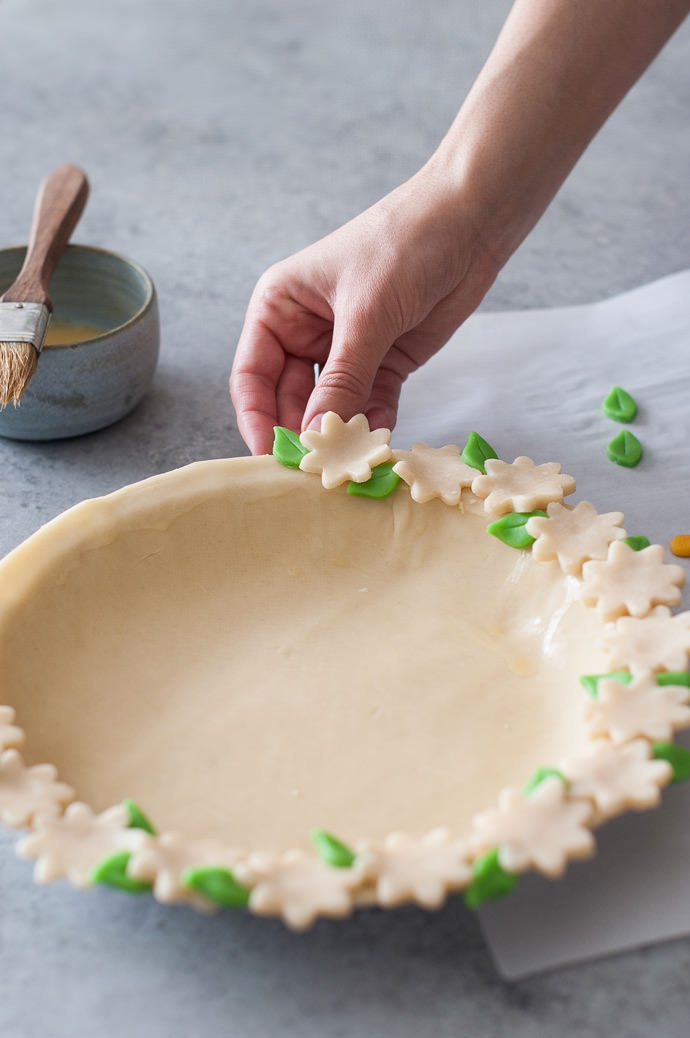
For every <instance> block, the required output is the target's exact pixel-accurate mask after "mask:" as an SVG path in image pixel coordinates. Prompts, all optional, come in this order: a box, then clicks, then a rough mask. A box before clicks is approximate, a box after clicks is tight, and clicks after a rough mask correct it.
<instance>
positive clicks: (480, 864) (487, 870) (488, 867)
mask: <svg viewBox="0 0 690 1038" xmlns="http://www.w3.org/2000/svg"><path fill="white" fill-rule="evenodd" d="M472 873H473V876H474V878H473V880H472V882H471V883H470V885H469V887H468V888H467V890H466V891H465V904H466V905H467V907H468V908H478V907H479V906H480V905H483V904H484V902H485V901H491V900H492V899H493V898H496V897H503V896H504V895H505V894H509V893H510V892H511V890H512V889H513V888H514V887H515V885H516V883H517V881H518V878H517V876H516V875H515V873H514V872H508V871H506V869H504V868H503V866H502V865H501V863H500V862H499V860H498V848H495V849H494V850H492V851H487V853H486V854H483V855H482V857H481V858H477V860H476V861H475V863H474V865H473V867H472Z"/></svg>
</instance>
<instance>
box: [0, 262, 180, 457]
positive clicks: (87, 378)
mask: <svg viewBox="0 0 690 1038" xmlns="http://www.w3.org/2000/svg"><path fill="white" fill-rule="evenodd" d="M25 252H26V248H25V247H18V248H10V249H2V250H0V295H2V293H3V292H4V291H5V289H7V288H8V287H9V286H10V285H11V284H12V282H13V281H14V279H15V277H16V275H17V273H18V272H19V269H20V267H21V265H22V262H23V260H24V254H25ZM50 297H51V301H52V303H53V310H54V315H55V317H56V318H59V319H61V320H63V321H64V320H66V321H71V322H74V323H75V324H82V325H95V326H97V327H100V328H103V329H104V331H103V333H102V334H99V335H97V336H94V338H90V339H85V340H84V341H82V342H77V343H72V344H70V345H66V346H45V347H44V349H43V351H42V353H41V355H40V357H39V360H38V367H37V369H36V373H35V374H34V376H33V378H32V379H31V381H30V383H29V385H28V386H27V388H26V389H25V391H24V394H23V396H22V399H21V402H20V403H19V405H18V406H17V407H14V406H13V405H12V404H10V405H9V406H8V407H5V408H4V410H1V411H0V436H5V437H9V438H10V439H15V440H55V439H61V438H63V437H68V436H80V435H82V434H83V433H89V432H94V431H95V430H96V429H102V428H104V427H105V426H107V425H111V424H112V423H113V422H116V421H118V420H119V419H120V418H123V417H124V416H125V415H126V414H129V412H130V411H132V410H133V408H135V407H136V405H137V404H138V403H139V402H140V400H141V399H142V397H143V396H144V395H145V394H146V393H147V392H148V390H149V389H150V387H151V383H152V381H153V375H154V372H155V369H156V364H157V362H158V350H159V343H160V325H159V318H158V303H157V299H156V290H155V287H154V284H153V281H152V280H151V278H150V277H149V275H148V274H147V273H146V271H145V270H144V269H143V268H142V267H140V266H139V264H138V263H134V262H133V261H132V260H129V259H126V258H125V257H123V256H118V255H117V254H116V253H114V252H108V251H106V250H105V249H97V248H92V247H91V246H87V245H70V246H68V248H67V249H66V251H65V253H64V255H63V256H62V258H61V260H60V262H59V264H58V266H57V269H56V271H55V273H54V275H53V279H52V281H51V284H50ZM0 340H2V329H1V327H0Z"/></svg>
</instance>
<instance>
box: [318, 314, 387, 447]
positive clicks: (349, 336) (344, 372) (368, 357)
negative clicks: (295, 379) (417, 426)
mask: <svg viewBox="0 0 690 1038" xmlns="http://www.w3.org/2000/svg"><path fill="white" fill-rule="evenodd" d="M392 341H393V335H392V333H391V331H390V330H389V329H387V328H385V326H384V323H383V321H381V320H380V318H379V319H377V315H376V313H375V312H373V313H372V312H371V311H370V310H369V309H368V308H367V310H362V312H361V313H359V314H357V315H356V316H354V317H353V316H351V315H350V316H349V319H348V318H347V317H343V316H341V315H339V314H338V313H336V315H335V322H334V326H333V341H332V345H331V350H330V353H329V355H328V359H327V361H326V364H325V365H324V367H323V369H322V371H321V374H320V376H319V380H318V382H317V384H316V387H315V388H314V391H313V392H312V393H311V395H310V397H309V400H308V402H307V405H306V407H305V410H304V416H303V418H302V425H301V428H302V429H307V428H308V427H309V426H310V425H311V424H312V423H315V422H317V421H318V420H319V418H320V416H321V415H322V414H325V413H326V412H327V411H335V412H336V414H338V415H339V416H340V417H341V418H342V419H343V420H344V421H348V420H349V419H350V418H352V416H353V415H355V414H360V413H366V411H367V408H368V406H369V404H370V401H372V392H373V389H374V385H375V383H376V384H377V389H378V390H379V396H380V399H379V401H378V403H379V405H380V407H381V409H382V410H383V412H385V413H386V414H387V415H388V414H390V413H391V411H392V412H393V414H394V413H395V411H396V409H397V398H398V396H399V392H400V390H399V388H398V389H397V392H396V390H395V387H394V385H393V383H392V382H391V383H390V385H387V384H386V380H385V379H382V380H380V381H379V382H377V374H378V372H379V369H380V367H381V362H382V360H383V358H384V357H385V356H386V354H387V353H388V350H389V348H390V346H391V343H392Z"/></svg>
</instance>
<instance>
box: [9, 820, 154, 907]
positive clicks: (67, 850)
mask: <svg viewBox="0 0 690 1038" xmlns="http://www.w3.org/2000/svg"><path fill="white" fill-rule="evenodd" d="M34 825H35V832H33V833H32V834H31V835H30V836H26V837H25V838H24V839H23V840H21V841H20V843H19V845H18V847H17V853H18V854H19V855H20V857H22V858H33V859H35V861H36V866H35V869H34V877H35V879H36V882H37V883H49V882H51V881H52V880H56V879H67V880H69V882H70V883H71V884H72V885H73V886H74V887H76V888H77V889H83V888H84V887H88V886H90V885H91V882H92V880H91V875H92V873H93V870H94V868H95V867H96V865H98V864H99V863H100V862H102V861H104V860H105V859H106V858H109V857H110V856H111V855H113V854H115V853H117V852H118V851H134V850H136V849H137V848H139V847H141V846H142V845H143V844H145V843H146V842H147V841H149V840H150V839H151V837H150V836H149V835H148V833H145V832H144V831H143V830H142V829H131V828H129V814H128V812H127V809H126V808H125V807H123V806H122V805H119V804H118V805H116V806H115V807H110V808H108V810H106V811H103V812H101V814H99V815H96V814H94V813H93V811H92V810H91V808H90V807H89V806H88V805H87V804H82V803H79V802H77V803H74V804H70V805H69V807H68V808H67V810H66V811H65V813H64V815H62V816H61V817H58V818H42V817H37V818H36V819H35V822H34Z"/></svg>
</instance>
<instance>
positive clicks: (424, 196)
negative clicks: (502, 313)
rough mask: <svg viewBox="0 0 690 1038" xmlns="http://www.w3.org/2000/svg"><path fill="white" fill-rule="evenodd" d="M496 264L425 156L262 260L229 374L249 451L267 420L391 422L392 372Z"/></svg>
mask: <svg viewBox="0 0 690 1038" xmlns="http://www.w3.org/2000/svg"><path fill="white" fill-rule="evenodd" d="M499 267H500V264H499V263H498V262H497V261H496V260H495V259H493V258H492V257H491V256H490V255H489V253H488V251H487V250H486V249H485V248H483V247H482V245H481V242H480V240H479V236H478V234H477V232H476V230H475V227H474V226H473V222H472V214H471V211H470V207H469V206H464V205H463V202H462V200H461V199H460V198H458V197H457V192H456V191H455V190H454V189H453V187H452V186H451V184H450V182H449V178H447V177H444V175H442V174H441V173H440V172H439V171H438V170H436V169H435V168H434V166H433V163H429V164H427V166H426V167H425V168H424V169H423V170H421V171H420V173H418V174H417V175H416V176H415V177H413V178H412V180H410V181H408V182H407V183H406V184H404V185H402V187H400V188H398V189H396V190H395V191H393V192H392V193H391V194H390V195H387V196H386V197H385V198H384V199H383V200H382V201H380V202H379V203H377V204H376V205H374V206H373V207H372V208H371V209H368V210H367V211H366V212H364V213H362V214H361V215H360V216H358V217H356V218H355V219H354V220H352V221H351V222H350V223H348V224H345V225H344V226H343V227H341V228H339V229H338V230H337V231H335V232H334V233H333V234H330V235H329V236H328V237H326V238H324V239H322V240H321V241H319V242H316V244H314V245H311V246H309V247H308V248H306V249H304V250H303V251H301V252H299V253H297V254H296V255H294V256H292V257H290V258H289V259H286V260H284V261H282V262H280V263H277V264H276V265H275V266H273V267H271V268H270V269H269V270H268V271H267V272H266V273H265V274H264V275H263V277H262V278H261V279H260V281H259V282H258V284H257V286H256V289H255V290H254V293H253V295H252V298H251V300H250V303H249V307H248V310H247V316H246V320H245V324H244V328H243V330H242V334H241V336H240V341H239V344H238V347H237V353H236V357H235V362H234V365H233V371H232V376H231V379H230V391H231V394H232V399H233V403H234V405H235V409H236V412H237V418H238V426H239V430H240V432H241V434H242V436H243V437H244V439H245V441H246V443H247V444H248V446H249V448H250V449H251V451H252V453H254V454H262V453H268V452H270V450H271V447H272V443H273V426H275V425H284V426H287V427H288V428H290V429H293V430H295V431H301V430H303V429H305V428H307V427H308V426H309V425H310V424H312V423H314V424H317V423H318V420H319V417H320V415H322V414H324V413H325V412H326V411H335V412H337V414H339V415H340V417H341V418H343V419H344V420H347V419H349V418H351V417H352V415H354V414H357V413H359V412H363V413H364V414H366V415H367V417H368V419H369V424H370V426H371V427H372V428H379V427H382V426H383V427H387V428H392V427H393V426H394V424H395V419H396V414H397V408H398V399H399V396H400V390H401V387H402V383H403V381H404V380H405V378H406V377H407V376H408V375H409V374H410V372H412V371H414V370H415V369H416V368H418V367H419V366H420V365H421V364H423V363H424V361H426V360H428V358H429V357H430V356H432V354H434V353H435V352H436V351H437V350H438V349H440V347H441V346H442V345H443V344H444V343H445V342H446V341H447V339H448V338H449V336H450V335H451V334H452V333H453V332H454V331H455V329H456V328H457V327H458V326H459V325H460V324H461V323H462V322H463V321H464V320H465V318H466V317H467V316H468V315H469V314H470V313H472V311H473V310H474V309H475V308H476V306H477V305H478V304H479V302H480V300H481V299H482V297H483V296H484V294H485V292H486V291H487V289H488V288H489V286H490V285H491V283H492V281H493V280H494V278H495V276H496V274H497V272H498V269H499ZM315 364H317V365H318V366H319V368H320V369H321V374H320V377H319V379H318V383H317V385H316V387H315V386H314V365H315Z"/></svg>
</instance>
